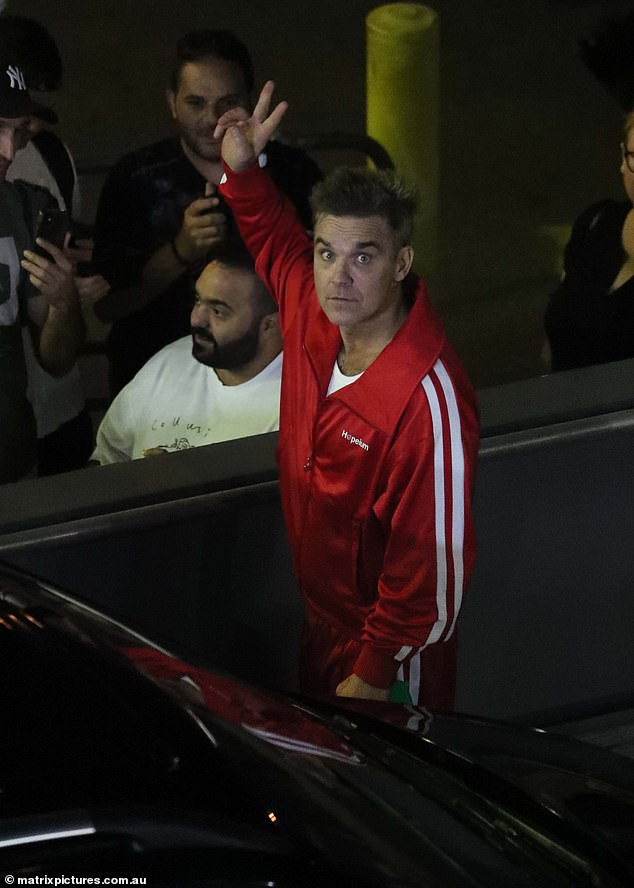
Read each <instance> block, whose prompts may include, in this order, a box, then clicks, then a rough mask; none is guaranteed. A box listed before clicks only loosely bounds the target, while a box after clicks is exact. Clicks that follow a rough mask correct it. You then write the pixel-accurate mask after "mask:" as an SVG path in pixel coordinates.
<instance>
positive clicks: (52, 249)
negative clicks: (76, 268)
mask: <svg viewBox="0 0 634 888" xmlns="http://www.w3.org/2000/svg"><path fill="white" fill-rule="evenodd" d="M35 243H36V244H37V245H38V246H39V247H42V248H43V249H44V250H46V252H47V253H48V254H49V256H51V257H52V258H53V260H54V262H55V264H56V265H59V267H60V268H63V269H64V270H65V271H68V270H69V269H70V267H71V264H70V262H69V261H68V259H67V258H66V256H65V255H64V251H63V250H60V248H59V247H56V246H55V244H52V243H51V242H50V241H47V240H45V239H44V238H43V237H36V238H35ZM26 252H27V251H26V250H25V251H24V254H25V255H26ZM45 261H47V260H45Z"/></svg>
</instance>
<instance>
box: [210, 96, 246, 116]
mask: <svg viewBox="0 0 634 888" xmlns="http://www.w3.org/2000/svg"><path fill="white" fill-rule="evenodd" d="M241 107H242V100H241V99H240V97H239V96H225V97H224V98H222V99H219V100H218V103H217V105H216V114H217V115H218V117H221V116H222V115H223V114H224V113H225V111H230V110H231V109H232V108H241Z"/></svg>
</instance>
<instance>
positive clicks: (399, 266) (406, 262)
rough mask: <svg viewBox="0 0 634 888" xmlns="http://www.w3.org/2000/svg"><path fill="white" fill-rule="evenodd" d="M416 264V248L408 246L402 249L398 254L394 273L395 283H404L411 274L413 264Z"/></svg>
mask: <svg viewBox="0 0 634 888" xmlns="http://www.w3.org/2000/svg"><path fill="white" fill-rule="evenodd" d="M413 262H414V247H412V246H409V245H408V246H407V247H401V249H400V250H399V251H398V253H397V254H396V268H395V271H394V280H395V281H399V282H400V281H404V280H405V278H406V277H407V275H408V274H409V273H410V271H411V268H412V264H413Z"/></svg>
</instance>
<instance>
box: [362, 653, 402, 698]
mask: <svg viewBox="0 0 634 888" xmlns="http://www.w3.org/2000/svg"><path fill="white" fill-rule="evenodd" d="M400 665H401V664H400V663H399V662H398V660H395V659H394V654H393V652H392V651H388V650H386V649H385V648H378V647H375V646H374V645H372V644H364V645H363V647H362V648H361V653H360V654H359V656H358V657H357V661H356V663H355V664H354V669H353V672H354V673H355V675H358V676H359V678H360V679H362V680H363V681H365V682H367V683H368V684H370V685H372V686H373V687H375V688H389V687H390V686H391V685H392V683H393V682H394V681H395V679H396V673H397V672H398V669H399V666H400Z"/></svg>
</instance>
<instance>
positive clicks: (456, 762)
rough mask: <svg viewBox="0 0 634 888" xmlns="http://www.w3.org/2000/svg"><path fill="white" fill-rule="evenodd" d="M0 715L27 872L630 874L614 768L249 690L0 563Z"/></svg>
mask: <svg viewBox="0 0 634 888" xmlns="http://www.w3.org/2000/svg"><path fill="white" fill-rule="evenodd" d="M0 713H1V714H2V727H1V729H0V872H8V871H12V872H16V871H20V867H22V868H23V870H24V871H26V870H25V869H24V868H30V869H28V871H29V872H33V871H35V870H33V866H34V862H33V861H34V858H33V855H34V854H35V859H36V861H37V866H40V870H41V871H42V872H50V871H51V867H52V866H53V865H54V862H55V861H56V860H57V861H58V862H59V861H62V862H63V863H64V865H66V868H67V869H69V866H68V861H69V860H70V861H72V862H73V863H74V864H75V865H78V860H80V859H81V860H88V859H90V860H93V861H94V860H100V859H101V858H100V857H99V854H100V853H103V854H105V853H106V852H105V851H104V850H103V849H104V847H105V848H107V849H109V850H108V853H107V854H106V857H105V859H107V860H108V861H109V865H111V866H112V865H113V861H115V860H118V859H119V858H121V859H123V860H125V861H126V863H129V858H130V855H132V856H133V854H134V853H136V852H135V851H134V849H135V848H136V849H137V851H138V850H139V849H142V850H143V851H144V854H145V856H144V858H143V860H144V863H145V865H148V866H149V865H151V866H153V867H157V866H158V867H159V868H162V867H167V868H168V869H169V866H170V865H171V863H173V855H174V854H175V853H177V851H178V849H181V850H182V849H183V848H187V849H188V852H189V857H188V861H189V863H190V865H191V862H192V861H196V860H199V862H200V863H201V866H202V865H203V864H204V866H209V862H210V859H209V856H208V855H209V853H211V851H210V849H212V850H213V854H214V855H216V856H215V857H214V858H213V859H214V861H215V863H214V866H216V864H217V865H218V866H219V869H218V872H222V871H223V870H222V867H221V866H220V862H219V861H220V858H218V856H217V855H218V854H221V857H222V860H226V859H228V858H227V855H228V854H229V855H234V856H231V861H232V862H231V865H230V866H229V865H228V868H227V872H230V873H234V874H235V873H236V872H242V870H241V869H240V867H242V866H244V865H245V860H247V858H248V860H249V866H251V865H252V864H253V861H254V860H257V861H266V867H265V869H266V871H267V872H269V873H278V876H277V877H276V878H278V882H276V881H275V879H274V880H273V882H272V884H280V885H281V884H295V883H298V880H299V883H302V884H313V881H311V880H315V884H322V883H323V882H324V880H325V881H333V880H335V881H336V879H338V878H341V879H343V881H344V883H345V882H347V883H350V884H352V881H350V880H351V879H353V880H354V881H355V883H357V884H385V885H392V884H394V885H408V884H412V885H413V884H429V885H457V886H458V885H486V886H487V888H493V886H496V885H500V886H507V885H514V884H518V885H520V884H521V885H524V884H526V885H533V884H535V885H559V884H562V885H565V884H588V885H590V884H592V885H618V884H629V883H630V882H631V879H632V873H633V872H634V871H633V870H632V862H633V861H634V848H633V846H634V841H633V836H634V767H633V766H632V763H631V762H629V761H627V760H625V759H619V758H618V757H617V756H612V755H610V754H608V753H603V752H601V751H599V750H594V749H592V748H590V747H588V746H586V745H584V744H580V743H575V742H574V741H570V740H568V739H567V738H563V737H557V736H550V735H548V734H546V733H544V732H540V731H529V730H526V729H522V728H519V727H512V726H507V725H501V724H496V723H491V722H485V721H484V720H480V719H477V718H466V717H463V718H459V717H450V716H438V715H434V714H431V713H429V712H427V711H425V710H424V709H414V708H411V709H408V708H406V707H400V706H388V705H385V704H383V705H374V706H373V705H366V706H365V708H364V707H359V705H355V706H354V707H353V708H348V709H342V708H340V707H336V706H333V705H332V704H330V703H328V702H327V701H322V702H317V701H307V700H302V699H299V698H297V699H291V698H285V697H283V696H281V695H279V694H273V693H269V692H266V691H261V690H258V689H254V688H250V687H248V686H246V685H244V684H243V683H241V682H239V681H237V680H235V679H233V678H231V677H229V676H226V675H221V674H218V673H216V672H213V671H210V670H208V669H206V668H204V667H202V666H200V665H199V664H195V663H190V662H185V661H184V660H181V659H179V658H177V657H175V656H173V655H172V654H171V653H169V652H167V651H164V650H161V649H160V648H158V647H157V646H155V645H153V644H151V643H150V642H148V641H147V640H145V639H143V638H142V637H140V636H138V635H136V634H135V633H133V632H131V631H130V630H129V629H127V628H125V627H122V626H119V625H118V624H116V623H115V622H113V621H111V620H109V619H108V618H106V617H105V616H103V615H100V614H97V613H96V612H94V611H93V610H92V609H90V608H88V607H86V606H83V605H82V604H80V603H78V602H75V601H72V600H70V599H68V598H67V597H66V596H64V595H63V594H62V593H60V592H58V591H57V590H52V589H49V588H47V587H44V586H42V585H41V584H39V583H37V582H36V581H33V580H29V579H26V578H25V577H23V576H22V575H20V574H18V573H16V572H14V571H7V572H4V573H1V574H0ZM377 715H378V716H380V718H381V720H380V721H379V720H377V719H376V718H375V717H374V716H377ZM51 835H58V836H59V838H57V839H55V840H53V839H50V838H46V837H47V836H48V837H50V836H51ZM38 836H39V837H40V838H37V837H38ZM42 836H44V839H42V838H41V837H42ZM100 843H101V844H100ZM103 843H105V845H104V844H103ZM34 849H37V853H35V850H34ZM60 849H61V850H60ZM62 851H63V853H62ZM238 853H239V854H240V855H241V856H240V858H239V866H238V864H237V863H236V859H235V855H236V854H238ZM29 855H30V856H29ZM77 855H79V857H78V856H77ZM86 855H88V857H86ZM91 855H92V856H91ZM95 855H96V857H95ZM166 855H168V856H167V857H166ZM170 855H172V856H170ZM196 855H198V857H197V856H196ZM223 855H224V856H223ZM245 855H246V857H245ZM157 861H158V863H157ZM60 865H61V863H60ZM253 866H254V867H255V868H254V869H253V872H254V873H255V874H256V875H258V878H259V875H260V870H258V869H257V866H256V865H255V864H253ZM3 867H4V869H3ZM43 867H46V868H47V869H42V868H43ZM236 867H237V868H236ZM267 867H268V869H267ZM276 867H277V869H276ZM289 867H290V868H289ZM298 868H299V869H298ZM248 872H249V873H250V872H251V870H250V869H249V870H248ZM298 872H301V875H298ZM280 874H281V875H280ZM253 878H255V876H254V877H253ZM285 879H286V881H284V880H285ZM289 880H290V881H289ZM214 884H216V883H215V882H214ZM218 884H220V883H218ZM222 884H225V883H224V882H223V883H222ZM227 884H229V883H227ZM241 884H242V883H241ZM244 884H256V881H253V882H251V881H247V882H245V883H244ZM258 884H259V882H258Z"/></svg>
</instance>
